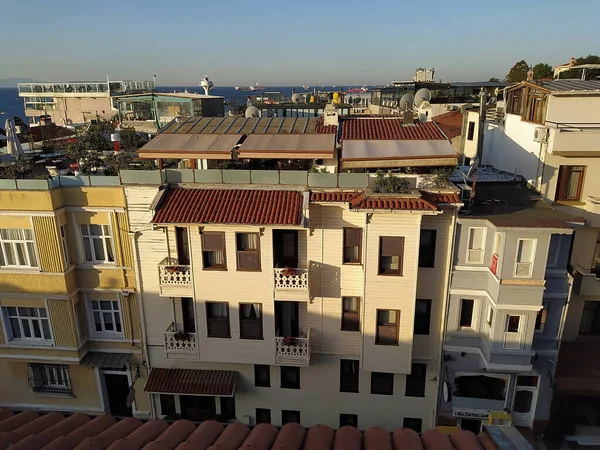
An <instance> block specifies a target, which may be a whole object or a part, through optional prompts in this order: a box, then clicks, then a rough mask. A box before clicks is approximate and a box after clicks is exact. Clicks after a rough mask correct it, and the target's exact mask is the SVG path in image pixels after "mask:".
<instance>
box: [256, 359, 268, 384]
mask: <svg viewBox="0 0 600 450" xmlns="http://www.w3.org/2000/svg"><path fill="white" fill-rule="evenodd" d="M254 386H257V387H271V367H270V366H266V365H262V364H255V365H254Z"/></svg>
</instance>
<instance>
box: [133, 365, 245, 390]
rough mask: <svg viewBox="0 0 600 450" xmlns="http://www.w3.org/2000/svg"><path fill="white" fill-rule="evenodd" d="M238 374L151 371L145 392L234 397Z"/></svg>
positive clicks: (199, 371) (228, 371)
mask: <svg viewBox="0 0 600 450" xmlns="http://www.w3.org/2000/svg"><path fill="white" fill-rule="evenodd" d="M237 377H238V372H237V371H234V370H201V369H162V368H159V367H156V368H154V369H152V370H151V371H150V375H149V376H148V381H147V382H146V386H145V387H144V391H146V392H150V393H153V394H162V393H167V394H184V395H185V394H190V395H217V396H232V395H233V393H234V391H235V383H236V380H237Z"/></svg>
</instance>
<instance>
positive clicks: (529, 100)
mask: <svg viewBox="0 0 600 450" xmlns="http://www.w3.org/2000/svg"><path fill="white" fill-rule="evenodd" d="M547 103H548V94H547V93H546V92H544V91H542V90H540V89H535V88H532V87H529V86H527V87H526V88H525V102H524V105H523V106H524V111H523V115H522V116H521V119H523V120H526V121H528V122H534V123H539V124H543V123H544V119H545V115H546V105H547Z"/></svg>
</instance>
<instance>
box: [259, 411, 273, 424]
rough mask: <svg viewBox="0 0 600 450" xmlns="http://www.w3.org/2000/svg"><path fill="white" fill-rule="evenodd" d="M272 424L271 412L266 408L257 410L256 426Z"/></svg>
mask: <svg viewBox="0 0 600 450" xmlns="http://www.w3.org/2000/svg"><path fill="white" fill-rule="evenodd" d="M259 423H271V410H270V409H266V408H256V424H257V425H258V424H259Z"/></svg>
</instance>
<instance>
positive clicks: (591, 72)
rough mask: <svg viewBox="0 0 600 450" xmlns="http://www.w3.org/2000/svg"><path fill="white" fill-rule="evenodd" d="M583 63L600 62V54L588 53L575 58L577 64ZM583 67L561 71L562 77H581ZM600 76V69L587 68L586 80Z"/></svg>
mask: <svg viewBox="0 0 600 450" xmlns="http://www.w3.org/2000/svg"><path fill="white" fill-rule="evenodd" d="M581 64H600V56H598V55H587V56H581V57H579V58H577V59H576V60H575V65H576V66H579V65H581ZM582 70H583V69H569V70H565V71H564V72H561V73H560V79H563V78H578V79H580V78H581V72H582ZM598 77H600V69H586V71H585V79H586V80H596V79H598Z"/></svg>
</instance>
